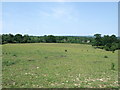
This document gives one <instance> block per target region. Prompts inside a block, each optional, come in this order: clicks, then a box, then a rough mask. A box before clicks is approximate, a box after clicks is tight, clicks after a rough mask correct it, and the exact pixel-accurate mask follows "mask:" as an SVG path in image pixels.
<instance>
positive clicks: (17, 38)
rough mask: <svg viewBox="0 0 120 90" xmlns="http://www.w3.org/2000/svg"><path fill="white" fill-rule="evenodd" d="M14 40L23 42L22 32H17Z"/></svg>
mask: <svg viewBox="0 0 120 90" xmlns="http://www.w3.org/2000/svg"><path fill="white" fill-rule="evenodd" d="M14 40H15V41H16V43H22V42H23V37H22V35H21V34H16V35H15V38H14Z"/></svg>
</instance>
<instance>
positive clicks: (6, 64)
mask: <svg viewBox="0 0 120 90" xmlns="http://www.w3.org/2000/svg"><path fill="white" fill-rule="evenodd" d="M14 64H15V62H11V61H4V62H3V66H4V65H5V66H11V65H14Z"/></svg>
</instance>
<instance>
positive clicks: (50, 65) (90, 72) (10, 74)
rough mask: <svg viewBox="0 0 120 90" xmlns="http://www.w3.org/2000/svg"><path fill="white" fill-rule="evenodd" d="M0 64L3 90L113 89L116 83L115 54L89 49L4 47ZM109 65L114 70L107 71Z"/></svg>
mask: <svg viewBox="0 0 120 90" xmlns="http://www.w3.org/2000/svg"><path fill="white" fill-rule="evenodd" d="M65 49H67V50H68V52H65V51H64V50H65ZM87 50H88V51H87ZM105 55H106V56H108V58H104V56H105ZM2 62H3V87H11V88H13V87H19V88H23V87H26V88H28V87H29V88H37V87H43V88H54V87H57V88H60V87H62V88H63V87H65V88H67V87H69V88H71V87H72V88H74V87H80V88H82V87H89V88H91V87H97V88H98V87H117V82H118V81H117V79H118V76H117V75H118V69H117V68H118V51H116V52H115V53H112V52H109V51H104V50H101V49H94V48H93V47H92V46H90V45H83V44H62V43H61V44H57V43H39V44H38V43H36V44H35V43H34V44H6V45H3V61H2ZM111 63H114V64H115V70H111Z"/></svg>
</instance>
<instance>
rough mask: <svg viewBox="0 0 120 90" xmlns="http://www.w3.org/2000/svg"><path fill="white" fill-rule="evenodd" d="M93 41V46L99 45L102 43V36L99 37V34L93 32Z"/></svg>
mask: <svg viewBox="0 0 120 90" xmlns="http://www.w3.org/2000/svg"><path fill="white" fill-rule="evenodd" d="M94 36H95V41H94V43H93V44H94V45H95V46H101V45H102V38H101V34H95V35H94Z"/></svg>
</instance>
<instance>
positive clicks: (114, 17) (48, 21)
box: [2, 2, 118, 36]
mask: <svg viewBox="0 0 120 90" xmlns="http://www.w3.org/2000/svg"><path fill="white" fill-rule="evenodd" d="M117 5H118V3H117V2H4V3H3V4H2V21H3V31H2V33H12V34H17V33H20V34H23V35H24V34H29V35H37V36H39V35H50V34H52V35H75V36H76V35H78V36H86V35H94V34H96V33H100V34H102V35H106V34H108V35H112V34H115V35H117V34H118V6H117Z"/></svg>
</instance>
